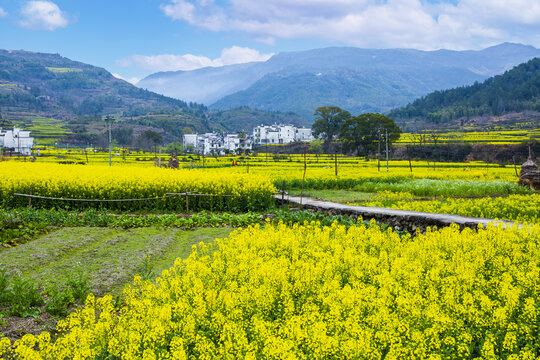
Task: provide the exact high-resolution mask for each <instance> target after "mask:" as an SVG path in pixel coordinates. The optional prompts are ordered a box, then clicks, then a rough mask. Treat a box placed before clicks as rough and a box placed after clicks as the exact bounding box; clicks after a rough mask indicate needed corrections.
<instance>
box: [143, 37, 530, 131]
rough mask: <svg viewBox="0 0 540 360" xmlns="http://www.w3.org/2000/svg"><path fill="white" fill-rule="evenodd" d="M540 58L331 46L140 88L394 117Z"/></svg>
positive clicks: (203, 99) (212, 100) (526, 49)
mask: <svg viewBox="0 0 540 360" xmlns="http://www.w3.org/2000/svg"><path fill="white" fill-rule="evenodd" d="M536 56H540V50H539V49H536V48H534V47H532V46H526V45H521V44H513V43H504V44H500V45H497V46H493V47H489V48H486V49H483V50H479V51H473V50H467V51H451V50H437V51H420V50H411V49H361V48H351V47H332V48H324V49H314V50H307V51H299V52H287V53H280V54H277V55H274V56H273V57H271V58H270V59H269V60H267V61H265V62H252V63H246V64H237V65H229V66H223V67H207V68H202V69H197V70H192V71H176V72H160V73H156V74H152V75H150V76H148V77H146V78H144V79H142V80H141V81H140V82H139V83H138V84H137V86H138V87H141V88H145V89H148V90H151V91H154V92H157V93H160V94H163V95H167V96H170V97H173V98H178V99H183V100H185V101H194V102H198V103H203V104H205V105H208V106H209V107H210V108H212V109H221V110H223V109H230V108H235V107H239V106H248V107H250V108H254V109H260V110H269V111H282V112H286V111H292V112H295V113H297V114H299V115H301V116H302V117H303V118H304V119H306V120H309V121H311V120H312V118H313V112H314V110H315V109H316V108H317V107H319V106H326V105H335V106H340V107H342V108H343V109H346V110H348V111H350V112H351V113H353V114H358V113H363V112H387V111H389V110H391V109H393V108H396V107H400V106H404V105H406V104H407V103H409V102H411V101H413V100H415V99H416V98H418V97H421V96H424V95H426V94H428V93H430V92H432V91H435V90H443V89H449V88H454V87H459V86H463V85H470V84H473V83H474V82H475V81H483V80H485V79H487V78H488V77H490V76H493V75H497V74H500V73H502V72H504V71H505V70H508V69H510V68H512V67H514V66H516V65H518V64H520V63H523V62H526V61H528V60H530V59H532V58H534V57H536Z"/></svg>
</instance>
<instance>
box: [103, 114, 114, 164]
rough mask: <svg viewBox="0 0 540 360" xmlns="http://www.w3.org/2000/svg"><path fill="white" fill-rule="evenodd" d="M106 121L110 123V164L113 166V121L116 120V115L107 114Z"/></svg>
mask: <svg viewBox="0 0 540 360" xmlns="http://www.w3.org/2000/svg"><path fill="white" fill-rule="evenodd" d="M105 121H106V122H107V124H108V125H109V166H112V133H111V131H112V122H113V121H114V117H113V116H110V115H107V116H105Z"/></svg>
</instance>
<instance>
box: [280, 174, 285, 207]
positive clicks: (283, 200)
mask: <svg viewBox="0 0 540 360" xmlns="http://www.w3.org/2000/svg"><path fill="white" fill-rule="evenodd" d="M283 205H285V180H283V185H282V186H281V206H283Z"/></svg>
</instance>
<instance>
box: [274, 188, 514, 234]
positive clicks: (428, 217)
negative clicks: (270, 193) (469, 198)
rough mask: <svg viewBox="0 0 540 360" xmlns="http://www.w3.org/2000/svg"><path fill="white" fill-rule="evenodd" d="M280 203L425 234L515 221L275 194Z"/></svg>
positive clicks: (509, 223)
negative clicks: (430, 230)
mask: <svg viewBox="0 0 540 360" xmlns="http://www.w3.org/2000/svg"><path fill="white" fill-rule="evenodd" d="M275 198H276V200H277V203H278V204H279V203H281V202H282V201H283V202H284V203H285V204H290V205H293V206H296V207H300V208H304V209H308V210H313V211H316V212H320V213H324V214H329V215H348V216H354V217H360V216H361V217H362V218H363V219H364V220H371V219H375V220H376V221H379V222H381V223H385V224H388V225H390V226H392V228H394V229H395V230H406V231H409V232H411V231H416V229H419V230H420V231H425V230H426V228H427V227H434V226H436V227H437V228H442V227H445V226H449V225H450V224H457V225H458V226H459V227H460V228H461V229H464V228H466V227H468V228H472V229H476V228H477V227H478V225H479V224H482V225H483V226H486V225H487V224H488V223H489V222H496V223H503V224H504V226H512V225H513V224H514V222H513V221H508V220H495V219H487V218H476V217H469V216H459V215H451V214H435V213H425V212H419V211H408V210H397V209H388V208H380V207H371V206H356V205H344V204H340V203H335V202H331V201H325V200H316V199H313V198H309V197H304V198H302V199H301V198H300V196H292V195H288V194H285V195H282V194H279V195H275Z"/></svg>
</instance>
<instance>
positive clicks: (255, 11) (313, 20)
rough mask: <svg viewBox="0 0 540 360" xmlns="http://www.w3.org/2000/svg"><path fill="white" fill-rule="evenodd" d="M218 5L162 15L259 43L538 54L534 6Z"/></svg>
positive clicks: (279, 1) (193, 2)
mask: <svg viewBox="0 0 540 360" xmlns="http://www.w3.org/2000/svg"><path fill="white" fill-rule="evenodd" d="M162 1H163V0H162ZM220 4H221V5H220ZM220 4H218V3H217V2H216V3H215V2H214V1H212V0H167V2H166V3H163V4H161V6H160V8H161V10H162V11H163V13H164V14H165V15H166V16H168V17H170V18H171V19H173V20H177V21H183V22H186V23H188V24H191V25H193V26H197V27H200V28H204V29H208V30H212V31H242V32H245V33H248V34H250V35H251V36H253V38H255V39H257V40H259V41H262V42H265V43H273V41H275V39H276V38H319V39H324V40H328V41H331V42H336V41H337V42H341V43H344V44H353V45H357V46H365V47H378V48H384V47H416V48H420V49H436V48H453V49H462V48H481V47H485V46H488V45H492V44H496V43H499V42H502V41H518V42H523V43H530V44H533V45H538V46H540V43H539V41H540V40H539V37H538V35H537V34H538V33H540V1H539V0H514V1H503V0H442V1H439V2H436V3H430V2H429V1H424V0H384V1H381V0H295V1H292V0H265V1H253V0H225V1H223V2H221V3H220Z"/></svg>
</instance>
